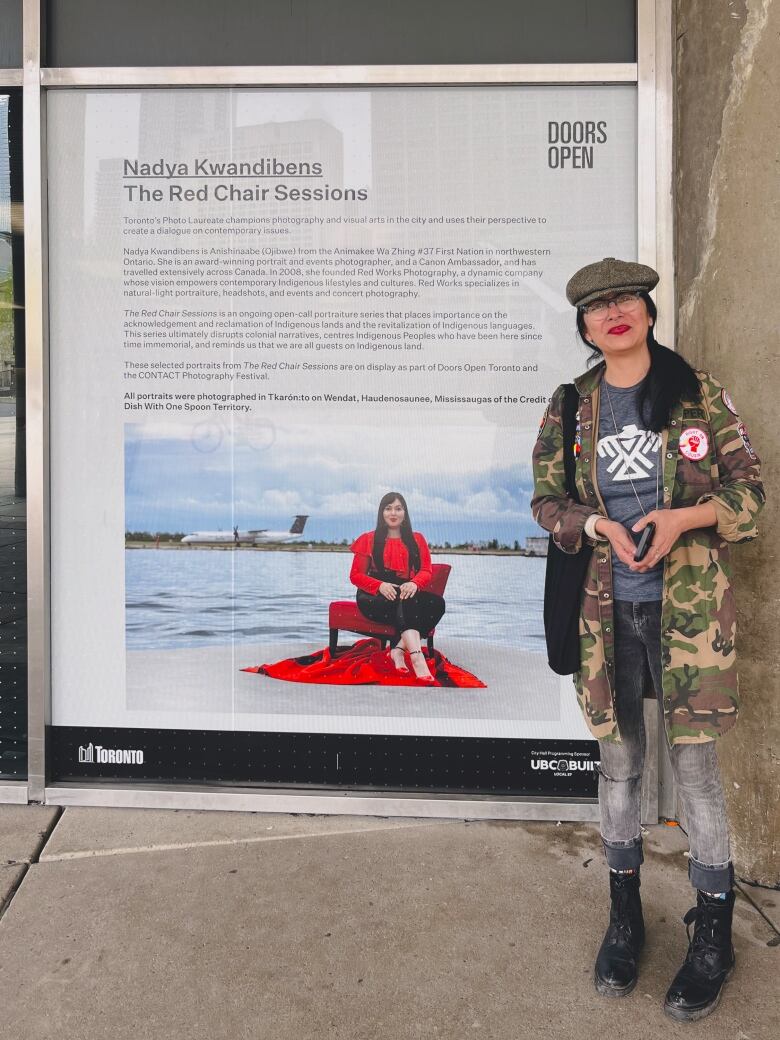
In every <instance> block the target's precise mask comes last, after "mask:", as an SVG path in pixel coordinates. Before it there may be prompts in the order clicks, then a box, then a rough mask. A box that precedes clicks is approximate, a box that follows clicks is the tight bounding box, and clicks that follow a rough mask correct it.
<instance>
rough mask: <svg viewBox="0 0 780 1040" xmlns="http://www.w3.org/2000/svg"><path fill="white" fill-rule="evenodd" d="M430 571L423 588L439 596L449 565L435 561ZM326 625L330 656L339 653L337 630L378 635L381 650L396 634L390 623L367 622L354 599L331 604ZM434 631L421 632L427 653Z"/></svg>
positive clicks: (445, 580) (445, 583) (448, 571)
mask: <svg viewBox="0 0 780 1040" xmlns="http://www.w3.org/2000/svg"><path fill="white" fill-rule="evenodd" d="M431 570H432V572H433V577H432V578H431V580H430V582H429V583H428V584H427V585H426V586H425V591H426V592H435V593H437V594H438V595H439V596H443V595H444V590H445V588H446V587H447V580H448V579H449V576H450V570H451V567H450V564H448V563H434V564H432V565H431ZM328 627H329V629H330V640H329V642H328V649H329V650H330V655H331V657H335V656H336V654H337V653H338V648H339V631H340V630H341V629H344V630H345V631H346V632H357V633H358V635H362V636H377V637H378V638H379V639H380V641H381V644H382V649H384V648H385V646H386V645H387V643H388V641H389V640H390V638H391V637H392V636H393V635H395V629H394V628H393V626H392V625H383V624H381V622H379V621H369V619H368V618H367V617H364V616H363V615H362V614H361V612H360V611H359V610H358V605H357V603H356V602H355V601H354V600H353V599H340V600H334V601H333V602H332V603H331V605H330V608H329V610H328ZM435 633H436V629H435V628H432V629H431V630H430V632H421V633H420V635H421V636H422V637H423V639H426V640H427V643H428V653H429V654H431V653H433V637H434V635H435Z"/></svg>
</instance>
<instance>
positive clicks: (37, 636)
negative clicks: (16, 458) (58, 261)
mask: <svg viewBox="0 0 780 1040" xmlns="http://www.w3.org/2000/svg"><path fill="white" fill-rule="evenodd" d="M42 7H43V4H42V3H41V0H24V10H23V45H24V70H23V71H24V83H23V87H22V91H23V117H22V118H23V127H22V142H23V144H22V161H23V183H24V268H25V341H26V358H27V362H26V364H27V372H26V405H27V618H28V629H27V660H28V678H27V682H28V688H27V697H28V701H27V703H28V750H27V778H28V779H27V787H28V796H29V798H30V800H31V801H43V798H44V790H45V786H46V757H47V756H46V734H47V724H48V721H49V716H50V710H51V654H50V634H51V629H50V614H49V611H50V571H49V518H50V506H49V422H48V409H49V382H48V327H47V326H48V322H47V317H48V302H47V287H46V259H47V258H46V219H47V213H46V195H45V185H46V173H45V166H44V164H45V154H46V150H45V132H46V129H45V100H44V97H43V93H42V91H41V85H40V63H41V32H42V18H43V12H42Z"/></svg>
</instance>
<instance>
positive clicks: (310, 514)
mask: <svg viewBox="0 0 780 1040" xmlns="http://www.w3.org/2000/svg"><path fill="white" fill-rule="evenodd" d="M531 442H532V433H531V431H529V430H527V429H523V428H520V427H502V426H499V425H496V424H490V423H485V422H482V423H475V422H473V423H472V424H471V425H468V426H449V425H441V424H432V423H431V422H430V421H428V423H427V424H426V419H425V415H424V414H419V413H418V414H414V413H411V414H407V416H406V418H405V421H404V422H396V421H393V422H392V423H387V424H381V425H366V426H360V425H357V426H352V425H349V426H347V425H331V424H328V423H327V422H324V421H323V422H321V423H312V420H311V416H307V415H305V414H302V415H301V416H300V418H299V421H298V422H295V421H293V420H292V419H290V418H287V419H286V420H285V421H284V422H281V421H279V422H276V423H270V422H268V421H262V420H261V421H259V422H253V421H251V420H248V419H240V420H237V419H232V418H231V419H228V420H226V421H225V422H224V423H220V422H214V421H208V422H203V421H200V422H195V423H188V422H180V423H176V422H172V421H170V420H169V421H164V420H160V421H154V420H147V421H146V422H130V423H127V424H126V425H125V504H126V521H125V528H126V533H125V539H126V547H125V567H126V572H125V574H126V579H125V590H126V614H125V616H126V642H127V706H128V709H129V710H131V711H134V712H137V711H141V712H144V713H153V712H154V711H155V710H157V711H162V710H170V711H177V710H178V711H186V712H193V711H195V712H197V711H206V712H209V711H233V712H236V713H241V714H243V715H251V716H253V717H257V716H261V715H262V714H264V713H266V712H268V713H271V714H279V713H287V714H289V715H312V714H321V713H324V714H328V713H330V712H332V711H336V712H337V713H338V714H339V715H350V714H352V713H356V714H358V715H374V714H375V715H378V716H394V715H396V714H398V713H399V712H400V713H402V714H404V715H405V716H409V717H411V718H415V717H420V718H428V717H429V716H430V715H431V713H432V712H433V713H434V714H443V715H446V716H451V717H454V718H460V717H462V718H464V719H468V718H471V717H481V718H493V719H497V720H498V719H518V720H523V719H526V720H528V719H536V720H540V721H541V720H548V721H549V720H554V719H556V718H557V717H558V712H559V690H558V683H557V680H555V678H554V677H553V676H552V675H551V673H549V671H548V670H547V667H546V660H545V657H544V637H543V632H542V626H541V601H542V591H543V582H544V557H543V555H542V552H541V550H540V548H539V543H538V541H537V540H536V529H535V526H534V524H533V521H532V520H531V517H530V509H529V502H530V495H531V489H532V481H531V474H530V470H529V466H528V463H527V461H521V460H527V459H528V455H529V450H530V444H531ZM396 488H403V490H402V491H400V492H399V494H400V496H401V497H402V499H403V502H404V503H405V504H406V508H407V511H408V513H409V518H410V521H412V522H413V528H412V530H413V532H414V545H415V546H416V547H417V549H418V553H419V551H420V549H421V550H422V554H423V558H422V559H419V560H418V561H416V564H417V565H416V566H415V567H414V571H416V572H417V573H419V574H420V578H421V582H425V583H426V584H431V585H432V586H433V588H434V589H436V590H437V591H428V592H425V591H424V589H421V591H420V592H419V594H418V596H419V599H418V601H417V603H418V604H419V606H418V607H414V608H413V606H412V604H413V602H414V597H413V598H412V600H409V601H407V602H406V603H404V604H403V606H401V607H400V608H399V604H400V603H401V600H400V598H399V600H398V601H397V603H396V604H394V605H393V606H392V607H391V601H389V600H384V601H381V597H380V598H377V597H376V596H372V595H370V594H369V591H368V590H371V589H372V588H374V587H375V586H376V585H377V584H378V579H376V578H372V577H371V576H370V574H369V573H367V572H368V570H369V569H370V570H374V569H375V568H374V567H373V565H372V563H370V562H369V558H370V555H371V551H372V548H373V538H374V533H375V528H376V526H377V522H378V513H379V512H380V510H379V508H378V507H379V504H380V503H381V502H383V501H384V500H385V499H386V498H387V496H388V491H392V490H393V489H396ZM393 501H395V502H397V499H396V498H395V496H394V498H393ZM400 504H401V503H398V505H400ZM397 521H398V518H397V516H396V515H393V516H392V517H391V520H390V526H393V525H396V524H397ZM388 541H390V546H389V547H386V549H385V554H384V562H385V563H386V564H393V563H396V561H398V560H399V561H400V562H397V563H396V567H397V568H398V579H399V585H400V584H402V583H403V581H404V578H405V576H406V574H407V573H408V571H409V561H408V550H407V549H406V547H405V546H404V545H403V542H402V539H401V538H398V539H396V540H395V541H394V540H393V539H392V537H391V538H389V539H388ZM413 551H414V550H413ZM393 554H394V555H393ZM388 577H392V575H388ZM372 600H373V604H372V602H371V601H372ZM367 601H368V602H367ZM383 605H386V607H387V608H390V609H389V610H383ZM395 609H405V610H406V612H407V614H408V613H409V612H410V610H413V609H420V610H421V615H420V616H419V617H418V616H417V615H416V614H414V615H411V614H410V616H413V618H414V621H413V622H412V623H410V624H409V625H408V626H406V627H408V628H413V627H414V625H415V624H416V625H418V630H419V631H420V632H421V634H422V635H423V643H424V644H425V642H426V640H425V637H426V636H427V635H428V633H429V632H430V630H431V629H432V628H433V629H434V630H435V634H434V635H433V636H432V637H431V641H432V643H433V648H434V652H433V655H431V654H428V662H429V664H431V665H432V666H433V670H434V682H433V683H432V684H431V683H428V682H425V681H424V679H423V678H420V679H418V678H417V676H416V675H415V669H414V668H413V662H412V660H411V658H410V657H409V656H406V657H405V659H404V655H403V654H401V655H400V657H399V655H397V654H396V655H395V661H394V660H393V657H392V656H391V655H390V652H389V650H387V651H384V650H383V649H382V645H381V641H380V637H383V636H384V637H386V638H388V637H389V641H390V642H391V643H394V642H395V641H396V639H395V637H396V635H397V633H398V631H399V630H403V628H400V626H399V625H398V624H397V622H396V621H395V618H394V611H395ZM366 612H367V613H368V614H370V615H373V616H372V617H367V616H366ZM418 656H419V655H418ZM396 663H397V665H398V666H400V667H396ZM262 666H266V667H262ZM254 669H259V670H254ZM416 671H417V672H419V673H420V675H421V676H425V675H427V674H429V670H428V668H427V667H425V666H423V667H420V666H418V668H417V669H416ZM518 677H522V679H523V682H522V684H518V682H517V678H518ZM149 721H150V724H151V722H152V718H151V716H150V720H149ZM251 724H254V723H249V725H251Z"/></svg>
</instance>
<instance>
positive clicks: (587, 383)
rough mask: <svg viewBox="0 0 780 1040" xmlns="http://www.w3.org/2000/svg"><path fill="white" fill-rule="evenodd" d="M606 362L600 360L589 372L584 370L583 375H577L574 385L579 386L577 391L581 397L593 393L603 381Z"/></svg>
mask: <svg viewBox="0 0 780 1040" xmlns="http://www.w3.org/2000/svg"><path fill="white" fill-rule="evenodd" d="M605 368H606V363H605V362H604V361H600V362H599V363H598V364H597V365H594V366H593V368H589V369H588V371H587V372H583V373H582V375H580V376H577V378H576V379H575V380H574V385H575V386H576V387H577V392H578V393H579V395H580V397H586V396H587V395H588V394H591V393H593V391H594V390H595V389H596V387H597V386H598V385H599V383H600V382H601V379H602V377H603V375H604V370H605Z"/></svg>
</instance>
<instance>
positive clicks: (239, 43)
mask: <svg viewBox="0 0 780 1040" xmlns="http://www.w3.org/2000/svg"><path fill="white" fill-rule="evenodd" d="M47 35H48V40H49V52H48V64H49V65H50V66H53V67H61V68H64V67H67V66H100V65H103V66H161V65H354V64H358V65H395V64H402V65H415V64H417V65H420V64H422V65H432V64H483V63H485V64H493V63H499V64H500V63H531V62H632V61H635V60H636V45H635V37H636V4H635V2H634V0H546V2H545V3H543V4H540V3H535V2H534V3H532V2H531V0H480V2H479V3H475V2H474V0H426V2H425V3H420V0H392V2H390V0H260V2H258V0H232V2H231V3H221V4H215V3H214V2H213V0H166V2H165V3H162V4H161V3H158V2H157V0H133V3H127V2H126V0H69V2H68V3H67V4H65V3H62V2H59V3H54V2H51V0H50V2H49V4H48V17H47Z"/></svg>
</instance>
